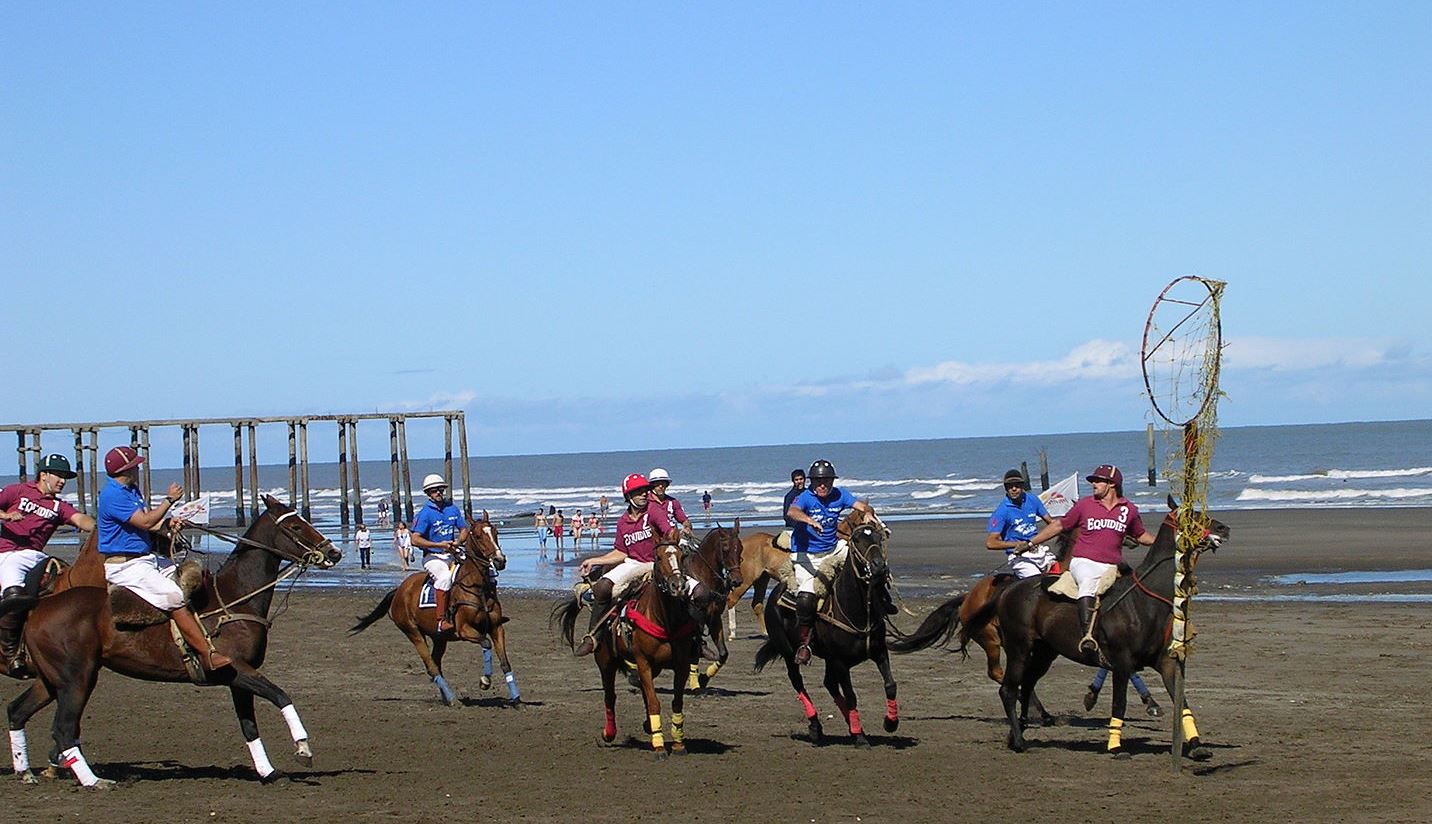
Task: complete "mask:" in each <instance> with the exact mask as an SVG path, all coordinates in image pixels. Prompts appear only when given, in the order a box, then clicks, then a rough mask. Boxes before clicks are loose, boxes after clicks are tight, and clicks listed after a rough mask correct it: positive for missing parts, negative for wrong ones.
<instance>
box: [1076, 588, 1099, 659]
mask: <svg viewBox="0 0 1432 824" xmlns="http://www.w3.org/2000/svg"><path fill="white" fill-rule="evenodd" d="M1079 626H1080V627H1082V628H1083V630H1084V637H1083V638H1080V639H1079V651H1080V652H1088V653H1094V652H1098V651H1099V642H1097V641H1095V640H1094V596H1092V595H1089V596H1085V597H1083V598H1080V599H1079Z"/></svg>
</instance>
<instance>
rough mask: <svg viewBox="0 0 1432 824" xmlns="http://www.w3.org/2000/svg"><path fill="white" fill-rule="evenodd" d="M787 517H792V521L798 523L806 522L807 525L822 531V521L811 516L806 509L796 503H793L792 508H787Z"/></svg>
mask: <svg viewBox="0 0 1432 824" xmlns="http://www.w3.org/2000/svg"><path fill="white" fill-rule="evenodd" d="M786 517H787V518H790V519H791V520H792V521H795V522H796V523H799V524H805V525H807V526H810V527H813V528H814V529H815V531H816V532H820V531H821V528H820V522H819V521H817V520H816V519H814V518H812V517H811V516H809V515H807V514H805V511H804V510H802V509H800V508H799V507H797V506H795V505H794V504H792V505H791V508H790V509H787V510H786Z"/></svg>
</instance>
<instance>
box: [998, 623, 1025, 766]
mask: <svg viewBox="0 0 1432 824" xmlns="http://www.w3.org/2000/svg"><path fill="white" fill-rule="evenodd" d="M1004 654H1005V659H1006V663H1007V665H1006V666H1005V668H1004V681H1003V682H1001V683H1000V685H999V700H1000V701H1001V702H1002V703H1003V704H1004V714H1005V718H1006V719H1007V720H1008V721H1009V736H1008V738H1006V739H1005V744H1006V745H1007V746H1008V747H1009V748H1010V749H1011V750H1014V751H1015V752H1024V748H1025V744H1024V725H1023V724H1021V723H1020V721H1019V712H1018V710H1019V701H1018V699H1019V693H1020V691H1021V690H1022V688H1023V683H1024V671H1025V668H1026V665H1027V660H1026V659H1027V658H1028V653H1027V652H1026V651H1025V650H1023V649H1020V648H1018V647H1015V646H1010V645H1006V646H1005V648H1004Z"/></svg>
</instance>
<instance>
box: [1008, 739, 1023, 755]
mask: <svg viewBox="0 0 1432 824" xmlns="http://www.w3.org/2000/svg"><path fill="white" fill-rule="evenodd" d="M1005 743H1006V744H1008V746H1009V748H1010V749H1011V750H1014V751H1015V752H1024V740H1023V739H1020V738H1014V737H1011V738H1010V739H1009V740H1008V741H1007V742H1005Z"/></svg>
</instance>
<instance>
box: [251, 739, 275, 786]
mask: <svg viewBox="0 0 1432 824" xmlns="http://www.w3.org/2000/svg"><path fill="white" fill-rule="evenodd" d="M248 743H249V755H250V757H252V758H253V759H254V769H255V770H258V773H259V777H260V778H268V777H269V776H271V775H273V772H274V769H273V764H270V763H269V759H268V752H266V751H265V750H264V740H263V739H262V738H255V739H254V740H252V741H250V742H248Z"/></svg>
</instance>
